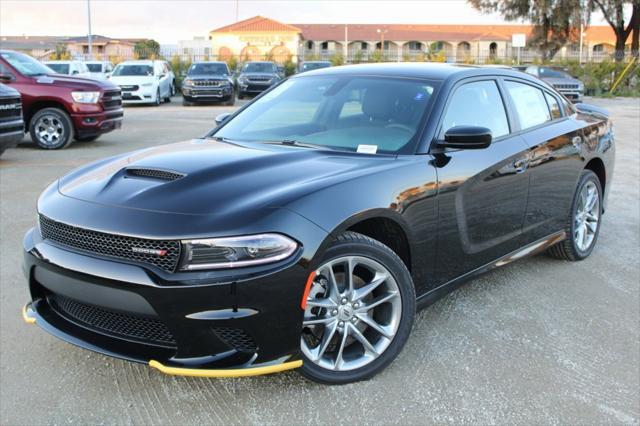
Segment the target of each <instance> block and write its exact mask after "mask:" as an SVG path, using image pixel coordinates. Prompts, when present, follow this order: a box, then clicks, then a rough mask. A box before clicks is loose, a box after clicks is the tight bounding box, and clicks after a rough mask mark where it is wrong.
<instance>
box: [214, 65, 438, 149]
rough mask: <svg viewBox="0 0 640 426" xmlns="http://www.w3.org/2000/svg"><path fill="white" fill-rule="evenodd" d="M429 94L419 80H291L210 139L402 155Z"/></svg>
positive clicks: (431, 85)
mask: <svg viewBox="0 0 640 426" xmlns="http://www.w3.org/2000/svg"><path fill="white" fill-rule="evenodd" d="M434 88H435V83H434V82H430V81H424V80H409V79H394V78H382V77H353V76H345V77H336V76H313V77H299V78H294V79H291V80H287V81H285V82H284V83H282V84H280V85H279V86H277V87H276V88H275V89H273V90H271V91H269V92H268V93H266V94H265V95H264V96H262V97H261V98H260V99H258V100H256V101H255V102H254V103H252V104H251V105H249V106H248V107H247V108H246V109H245V110H243V111H242V112H241V113H240V114H239V115H238V116H236V117H234V118H233V119H232V120H231V121H230V122H228V123H227V124H225V125H224V126H223V127H221V128H220V129H219V130H218V131H216V132H215V133H214V136H215V137H221V138H227V139H231V140H235V141H240V142H243V141H244V142H282V141H296V142H298V143H299V144H304V143H307V144H313V145H321V146H325V147H327V148H331V149H339V150H348V151H362V150H365V149H366V150H367V151H368V152H382V153H399V152H408V151H409V150H410V148H411V145H412V144H411V142H412V141H413V139H414V137H415V135H416V133H417V130H418V128H419V125H420V123H421V121H422V118H423V117H424V115H425V112H426V110H427V108H428V106H429V105H430V103H431V99H432V97H433V96H432V95H433V93H434ZM362 145H366V146H365V147H362ZM371 145H373V146H374V147H371Z"/></svg>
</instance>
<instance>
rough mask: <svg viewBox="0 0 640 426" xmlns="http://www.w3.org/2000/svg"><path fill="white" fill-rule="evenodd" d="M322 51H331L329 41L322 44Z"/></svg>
mask: <svg viewBox="0 0 640 426" xmlns="http://www.w3.org/2000/svg"><path fill="white" fill-rule="evenodd" d="M320 50H322V51H327V50H329V42H328V41H323V42H322V43H321V44H320Z"/></svg>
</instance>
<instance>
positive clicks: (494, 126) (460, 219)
mask: <svg viewBox="0 0 640 426" xmlns="http://www.w3.org/2000/svg"><path fill="white" fill-rule="evenodd" d="M504 99H505V96H504V93H502V92H501V86H499V84H498V81H497V80H494V79H481V80H473V81H470V82H466V83H463V84H461V85H459V86H458V87H457V88H456V89H454V91H453V93H452V95H451V97H450V99H449V101H448V105H447V107H446V109H445V113H444V116H443V119H442V123H441V126H440V131H439V135H438V138H439V139H440V140H443V139H444V133H445V132H446V131H447V130H448V129H450V128H452V127H454V126H460V125H473V126H482V127H487V128H489V129H491V132H492V136H493V141H492V143H491V145H490V146H489V147H488V148H485V149H466V150H451V149H447V150H446V151H444V152H442V153H439V154H435V158H436V161H435V163H436V167H438V187H439V189H438V250H437V253H438V254H437V261H436V271H437V272H436V277H435V278H436V280H435V282H434V284H435V285H440V284H443V283H446V282H448V281H450V280H452V279H455V278H458V277H460V276H462V275H464V274H465V273H467V272H470V271H472V270H474V269H476V268H478V267H480V266H483V265H485V264H487V263H489V262H491V261H493V260H495V259H497V258H499V257H501V256H504V255H506V254H508V253H510V252H512V251H514V250H516V249H518V248H519V247H520V244H521V235H522V223H523V219H524V213H525V210H526V206H527V193H528V188H529V176H528V173H527V166H528V158H529V153H528V146H527V144H526V143H525V142H524V140H523V139H522V137H521V136H519V135H513V134H512V132H511V129H512V126H510V122H509V118H508V115H507V112H506V108H505V102H504Z"/></svg>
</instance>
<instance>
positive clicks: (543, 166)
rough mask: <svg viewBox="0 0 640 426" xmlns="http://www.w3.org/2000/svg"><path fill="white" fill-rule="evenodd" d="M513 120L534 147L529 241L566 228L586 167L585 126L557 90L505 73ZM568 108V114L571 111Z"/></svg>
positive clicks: (527, 223) (527, 227)
mask: <svg viewBox="0 0 640 426" xmlns="http://www.w3.org/2000/svg"><path fill="white" fill-rule="evenodd" d="M504 85H505V88H506V92H507V94H508V95H509V98H510V101H511V102H512V104H513V110H514V113H515V114H514V115H515V117H514V119H515V120H516V121H517V122H518V126H519V128H520V129H521V131H520V133H521V135H522V137H523V138H524V140H525V142H526V143H527V145H528V146H529V147H530V149H531V161H530V165H529V175H530V179H531V180H530V188H529V202H528V206H527V211H526V214H525V220H524V228H523V229H524V234H523V240H524V241H523V242H524V243H530V242H533V241H536V240H539V239H541V238H544V237H547V236H549V235H550V234H552V233H554V232H557V231H560V230H562V229H563V228H564V227H565V225H566V222H567V219H568V215H569V209H570V208H571V202H572V201H573V193H574V191H575V188H576V184H577V181H578V178H579V176H580V172H581V170H582V168H583V167H584V165H583V162H582V158H581V149H582V144H583V140H584V138H583V135H582V130H581V128H582V126H581V125H580V124H579V123H578V122H577V121H576V120H574V119H573V118H572V117H571V115H572V114H573V111H572V109H570V108H568V109H567V110H565V108H563V104H562V102H563V101H564V100H563V99H562V98H561V97H560V96H558V95H557V94H556V93H555V92H553V91H551V90H548V89H547V88H546V87H543V86H541V85H537V84H535V83H532V82H529V81H524V80H520V79H515V78H505V79H504ZM567 113H568V114H567Z"/></svg>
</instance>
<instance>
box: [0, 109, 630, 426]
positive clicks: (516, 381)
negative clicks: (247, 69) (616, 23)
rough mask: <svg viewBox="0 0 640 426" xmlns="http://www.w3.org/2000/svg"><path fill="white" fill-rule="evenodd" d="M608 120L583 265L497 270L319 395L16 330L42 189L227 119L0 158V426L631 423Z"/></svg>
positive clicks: (626, 295) (297, 386)
mask: <svg viewBox="0 0 640 426" xmlns="http://www.w3.org/2000/svg"><path fill="white" fill-rule="evenodd" d="M589 101H592V102H593V103H595V104H598V105H601V106H604V107H605V108H608V109H610V110H611V112H612V115H613V120H614V122H615V134H616V142H617V153H616V169H615V174H614V177H613V186H612V189H611V194H610V196H609V206H608V211H607V212H606V214H605V215H604V222H603V224H602V229H601V233H600V238H599V241H598V245H597V247H596V249H595V251H594V252H593V254H592V256H591V257H590V258H589V259H587V260H585V261H583V262H578V263H570V262H563V261H558V260H553V259H551V258H548V257H546V256H544V255H539V256H536V257H533V258H529V259H525V260H522V261H519V262H516V263H513V264H511V265H509V266H506V267H504V268H502V269H498V270H495V271H493V272H491V273H489V274H487V275H484V276H482V277H481V278H479V279H476V280H474V281H472V282H470V283H468V284H467V285H466V286H464V287H463V288H461V289H459V290H457V291H455V292H454V293H452V294H450V295H448V296H446V297H445V298H443V299H442V300H440V301H438V302H437V303H435V304H434V305H432V306H431V307H429V308H427V309H426V310H423V311H421V312H419V313H418V316H417V319H416V322H415V325H414V328H413V332H412V335H411V337H410V339H409V341H408V343H407V346H406V347H405V349H404V350H403V352H402V353H401V354H400V356H399V357H398V359H396V361H395V362H394V363H393V364H392V365H391V366H390V367H389V368H387V369H386V370H385V371H384V372H382V373H381V374H379V375H378V376H376V377H375V378H373V379H372V380H370V381H367V382H362V383H357V384H350V385H345V386H336V387H328V386H323V385H318V384H315V383H312V382H309V381H307V380H305V379H304V378H302V376H300V375H299V374H297V373H295V372H287V373H282V374H277V375H271V376H263V377H254V378H242V379H201V378H183V377H170V376H165V375H163V374H161V373H160V372H158V371H157V370H152V369H150V368H149V367H147V366H144V365H139V364H132V363H128V362H125V361H120V360H116V359H112V358H108V357H105V356H102V355H98V354H95V353H92V352H88V351H85V350H82V349H78V348H76V347H73V346H71V345H69V344H67V343H64V342H62V341H59V340H57V339H56V338H54V337H52V336H50V335H48V334H47V333H45V332H43V331H42V330H40V329H39V328H38V327H36V326H32V325H27V324H25V323H24V322H23V321H22V319H21V316H20V309H21V307H22V306H23V305H24V303H25V302H26V301H27V300H28V298H29V296H28V291H27V286H26V281H25V279H24V277H23V275H22V271H21V262H22V253H21V241H22V236H23V235H24V233H25V231H27V229H29V228H30V227H31V226H33V225H34V223H35V219H36V215H35V203H36V199H37V197H38V195H39V193H40V192H41V191H42V190H43V189H44V188H45V187H46V186H47V185H48V184H49V183H50V182H52V181H53V180H55V179H56V178H57V177H59V176H61V175H62V174H64V173H66V172H67V171H69V170H71V169H73V168H74V167H77V166H80V165H82V164H84V163H87V162H89V161H92V160H94V159H99V158H103V157H106V156H110V155H115V154H118V153H121V152H125V151H129V150H133V149H138V148H143V147H149V146H153V145H158V144H165V143H170V142H174V141H180V140H184V139H189V138H193V137H197V136H200V135H203V134H204V133H205V132H206V131H207V130H208V129H210V128H211V127H213V122H214V118H215V116H216V115H217V114H219V113H221V112H224V111H229V110H230V109H229V108H228V107H217V106H205V107H183V106H182V105H180V103H179V99H178V98H174V100H173V103H171V104H165V105H162V106H160V107H127V108H126V111H125V121H124V124H123V128H122V129H121V130H119V131H116V132H112V133H109V134H107V135H104V136H103V137H101V138H100V139H98V140H97V141H95V142H85V143H80V142H77V143H75V144H73V145H72V146H71V147H70V148H68V149H66V150H63V151H42V150H39V149H37V148H35V147H34V146H33V145H32V144H30V143H28V140H27V139H25V142H23V143H22V144H21V145H19V146H18V147H17V148H14V149H10V150H8V151H7V152H5V154H4V155H3V156H2V157H0V241H1V242H0V424H2V425H22V424H203V423H206V424H275V423H278V424H282V423H285V424H329V423H340V424H435V423H438V424H442V423H446V424H460V423H472V424H539V423H560V424H585V423H588V424H594V423H598V424H602V423H609V424H638V423H639V422H640V289H639V288H640V176H639V174H640V153H639V149H640V146H639V143H640V100H638V99H606V100H604V99H599V100H589Z"/></svg>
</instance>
